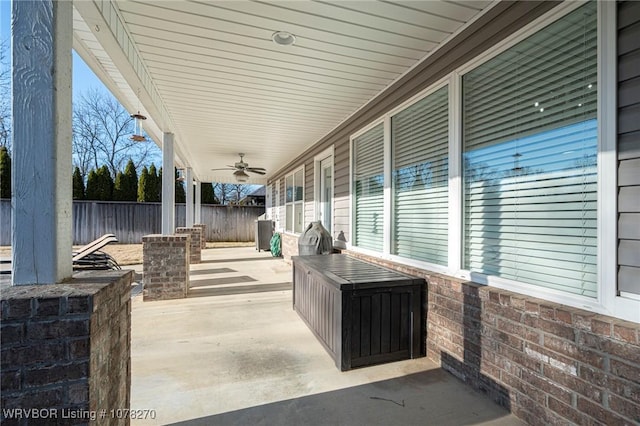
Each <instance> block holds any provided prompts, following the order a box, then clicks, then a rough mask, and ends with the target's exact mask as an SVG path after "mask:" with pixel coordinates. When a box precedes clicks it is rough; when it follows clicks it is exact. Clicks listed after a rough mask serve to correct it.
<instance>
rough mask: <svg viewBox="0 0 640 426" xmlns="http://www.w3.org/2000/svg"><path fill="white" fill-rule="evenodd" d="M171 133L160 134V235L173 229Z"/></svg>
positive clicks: (173, 190)
mask: <svg viewBox="0 0 640 426" xmlns="http://www.w3.org/2000/svg"><path fill="white" fill-rule="evenodd" d="M173 158H174V154H173V133H163V134H162V235H171V234H173V231H174V230H175V210H176V207H175V205H176V176H175V171H174V168H175V166H174V163H173Z"/></svg>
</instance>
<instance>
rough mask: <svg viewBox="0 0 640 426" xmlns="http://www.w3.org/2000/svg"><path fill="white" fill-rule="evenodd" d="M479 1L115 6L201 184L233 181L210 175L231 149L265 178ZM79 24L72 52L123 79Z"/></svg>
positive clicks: (202, 0) (476, 9)
mask: <svg viewBox="0 0 640 426" xmlns="http://www.w3.org/2000/svg"><path fill="white" fill-rule="evenodd" d="M490 3H491V2H489V1H373V0H366V1H277V2H267V1H245V0H240V1H211V0H199V1H196V0H194V1H170V0H167V1H150V0H144V1H138V0H127V1H116V2H115V4H116V5H117V7H118V9H119V13H120V16H121V17H122V20H123V21H124V23H125V25H126V30H127V32H128V34H129V36H130V37H131V39H132V40H133V42H134V44H135V48H136V49H137V51H138V53H139V55H140V57H141V58H142V60H143V62H144V66H145V68H146V70H147V72H148V73H149V75H150V76H151V78H152V80H153V84H154V86H155V88H156V89H157V91H158V93H159V94H160V97H161V98H162V102H163V103H164V108H166V111H167V112H168V114H169V115H170V117H171V121H172V123H173V125H174V126H175V129H173V132H174V133H175V134H176V137H177V143H178V144H179V145H180V150H182V152H185V153H188V155H187V158H190V159H191V161H192V162H193V163H194V164H190V165H191V166H192V167H193V168H194V171H195V174H196V175H197V176H198V177H199V178H200V179H201V180H203V181H208V180H222V179H225V180H232V179H233V176H232V174H231V173H230V172H229V173H226V174H225V172H213V171H211V169H213V168H220V167H224V166H225V165H227V164H233V163H234V162H235V161H237V158H238V156H237V154H238V153H239V152H244V153H246V158H245V160H246V161H247V162H248V163H249V164H250V165H251V166H254V167H265V168H266V169H267V176H266V177H268V176H269V174H271V173H274V172H276V171H277V170H278V169H280V168H281V167H283V166H284V165H285V164H286V163H287V162H288V161H289V160H290V159H291V158H294V157H295V156H297V155H298V154H300V153H301V152H302V151H304V150H305V149H306V148H308V147H309V146H310V145H312V144H313V143H315V142H316V141H318V140H319V139H321V138H322V137H323V136H324V135H326V134H328V133H329V132H330V131H331V130H332V129H334V128H335V127H336V126H337V125H339V123H341V122H342V121H344V120H345V119H346V118H347V117H348V116H349V115H351V114H353V113H354V112H355V111H357V110H358V109H359V108H360V107H362V106H363V105H364V104H366V103H367V102H368V101H369V100H371V99H372V98H373V97H375V96H376V95H377V94H378V93H380V92H381V91H382V90H383V89H384V88H385V87H387V86H388V85H389V84H391V83H392V82H393V81H395V80H396V79H397V78H399V77H400V76H401V75H402V74H404V73H405V72H406V71H407V70H408V69H410V68H411V67H413V66H414V65H415V64H416V63H417V62H418V61H419V60H420V59H422V58H424V57H425V56H426V55H428V54H429V52H430V51H432V50H433V49H434V48H436V47H437V46H438V45H439V44H440V43H442V42H443V41H444V40H446V39H447V38H448V37H450V36H451V35H452V34H453V33H455V32H456V31H458V30H459V29H460V28H461V27H462V26H463V25H464V24H465V23H466V22H468V21H469V20H471V19H473V18H474V17H475V16H477V15H478V14H479V13H481V11H482V10H483V9H484V8H486V7H487V6H488V5H489V4H490ZM90 28H91V26H86V25H85V26H84V27H83V26H82V25H81V23H78V25H77V27H76V28H75V29H74V30H75V31H76V33H77V34H76V38H77V39H78V38H79V39H82V40H84V43H85V44H84V47H85V49H84V50H85V52H84V53H81V54H82V55H83V56H86V55H89V56H93V57H94V59H95V61H93V62H94V65H93V66H95V64H100V67H101V68H102V71H103V76H104V75H106V76H107V77H108V78H110V79H112V81H118V82H122V80H123V79H122V77H121V76H118V71H117V69H114V68H115V67H113V66H110V65H109V60H108V59H105V58H104V52H102V51H101V47H100V46H96V45H95V39H94V40H92V39H91V37H90V34H84V35H82V33H83V32H86V31H88V30H89V29H90ZM276 31H286V32H289V33H291V34H294V35H295V37H296V43H295V44H294V45H292V46H280V45H277V44H275V43H274V42H273V41H272V40H271V36H272V34H273V33H274V32H276ZM78 34H80V35H78ZM106 53H109V52H106ZM109 56H112V55H109ZM85 59H86V58H85ZM89 62H90V66H92V64H91V61H89ZM111 65H114V64H111ZM115 65H116V66H117V65H118V64H117V63H116V64H115ZM120 85H121V84H112V85H111V86H113V87H117V88H120ZM110 88H111V87H110ZM116 90H118V89H116ZM128 95H129V96H130V95H131V93H129V94H128ZM264 181H265V179H264V178H262V177H257V179H254V180H253V182H264Z"/></svg>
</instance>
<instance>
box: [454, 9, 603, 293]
mask: <svg viewBox="0 0 640 426" xmlns="http://www.w3.org/2000/svg"><path fill="white" fill-rule="evenodd" d="M596 23H597V13H596V4H595V2H592V3H589V4H586V5H585V6H582V7H580V8H578V9H576V10H575V11H573V12H571V13H570V14H568V15H566V16H565V17H563V18H561V19H560V20H558V21H556V22H555V23H553V24H551V25H549V26H548V27H546V28H544V29H542V30H541V31H539V32H538V33H536V34H535V35H533V36H531V37H529V38H528V39H526V40H524V41H522V42H520V43H519V44H517V45H516V46H514V47H512V48H510V49H509V50H507V51H505V52H503V53H501V54H500V55H498V56H497V57H495V58H493V59H491V60H490V61H488V62H486V63H484V64H483V65H481V66H479V67H478V68H476V69H474V70H473V71H471V72H469V73H468V74H466V75H464V76H463V80H462V83H463V86H462V93H463V137H464V146H463V152H464V159H463V160H464V166H463V167H464V266H465V268H466V269H468V270H470V271H472V272H479V273H482V274H486V275H493V276H499V277H502V278H507V279H512V280H516V281H519V282H523V283H529V284H533V285H537V286H541V287H546V288H552V289H557V290H561V291H564V292H568V293H573V294H578V295H584V296H589V297H596V296H597V289H596V251H597V236H596V232H597V217H596V216H597V206H596V204H597V164H596V158H597V142H598V140H597V133H598V123H597V121H596V112H597V105H596V101H597V87H596V80H597V44H596V43H597V28H596Z"/></svg>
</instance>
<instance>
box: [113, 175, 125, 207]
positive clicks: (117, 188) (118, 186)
mask: <svg viewBox="0 0 640 426" xmlns="http://www.w3.org/2000/svg"><path fill="white" fill-rule="evenodd" d="M126 180H127V178H126V177H125V176H124V173H122V172H118V173H117V174H116V182H115V184H114V186H113V199H114V200H115V201H124V191H123V190H122V187H123V186H125V185H126Z"/></svg>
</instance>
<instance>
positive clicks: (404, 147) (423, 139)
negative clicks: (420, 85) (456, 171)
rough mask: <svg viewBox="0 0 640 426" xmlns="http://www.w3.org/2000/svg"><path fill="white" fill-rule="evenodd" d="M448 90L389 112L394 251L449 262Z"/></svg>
mask: <svg viewBox="0 0 640 426" xmlns="http://www.w3.org/2000/svg"><path fill="white" fill-rule="evenodd" d="M448 96H449V95H448V90H447V87H443V88H442V89H439V90H438V91H436V92H434V93H432V94H431V95H429V96H427V97H425V98H424V99H422V100H421V101H419V102H417V103H415V104H413V105H412V106H410V107H409V108H407V109H405V110H403V111H402V112H400V113H398V114H396V115H394V116H393V117H392V118H391V138H392V139H391V140H392V152H393V221H392V229H393V231H392V232H393V234H392V236H393V237H392V245H391V252H392V253H393V254H396V255H398V256H402V257H406V258H409V259H415V260H422V261H426V262H431V263H435V264H439V265H445V266H446V265H447V262H448V191H449V189H448V181H449V165H448V143H449V142H448V125H449V124H448V123H449V120H448V116H449V115H448V103H449V102H448Z"/></svg>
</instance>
